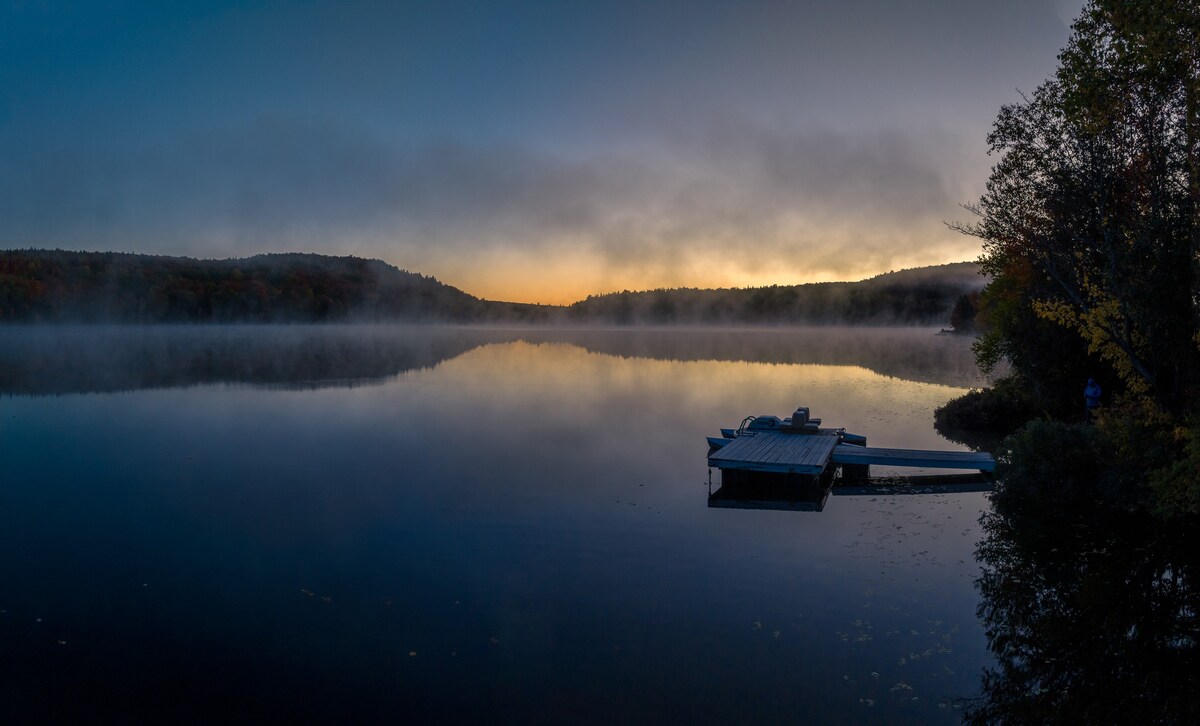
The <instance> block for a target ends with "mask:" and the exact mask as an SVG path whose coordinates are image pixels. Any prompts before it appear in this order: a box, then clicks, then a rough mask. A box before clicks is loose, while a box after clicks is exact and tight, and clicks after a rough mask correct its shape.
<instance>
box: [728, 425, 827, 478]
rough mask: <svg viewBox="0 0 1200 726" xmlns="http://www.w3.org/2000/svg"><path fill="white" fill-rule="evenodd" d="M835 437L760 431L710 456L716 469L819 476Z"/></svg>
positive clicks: (741, 437)
mask: <svg viewBox="0 0 1200 726" xmlns="http://www.w3.org/2000/svg"><path fill="white" fill-rule="evenodd" d="M837 445H838V440H837V437H836V436H826V435H823V434H781V433H770V432H759V433H756V434H754V435H753V436H739V437H737V438H736V439H734V440H732V441H730V442H729V443H728V444H726V445H725V446H723V447H721V448H720V449H717V450H716V451H713V452H712V453H711V454H709V457H708V465H709V466H714V467H717V468H718V469H738V470H741V471H764V472H774V473H778V474H810V475H813V476H816V475H819V474H821V473H822V472H824V471H825V468H826V467H827V466H828V465H829V460H830V457H831V456H832V455H833V451H834V448H835V447H837Z"/></svg>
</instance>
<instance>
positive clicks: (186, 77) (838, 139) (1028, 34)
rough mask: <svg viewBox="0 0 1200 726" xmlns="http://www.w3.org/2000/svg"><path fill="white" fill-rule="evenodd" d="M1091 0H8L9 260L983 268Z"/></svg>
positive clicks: (822, 270) (556, 277) (641, 269)
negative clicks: (993, 193) (970, 264)
mask: <svg viewBox="0 0 1200 726" xmlns="http://www.w3.org/2000/svg"><path fill="white" fill-rule="evenodd" d="M1081 4H1082V0H1005V1H1004V2H1001V1H1000V0H992V1H991V2H983V1H981V0H956V1H955V2H945V0H829V1H819V2H818V1H815V0H814V1H809V0H794V1H792V2H785V1H783V0H761V1H760V0H737V1H734V0H728V1H726V2H711V1H709V0H687V1H678V2H676V1H674V0H669V1H668V0H664V1H655V0H632V1H627V0H609V1H607V2H599V1H592V0H546V1H543V2H533V1H530V2H506V1H501V0H491V1H488V0H462V1H460V0H437V1H433V0H430V1H429V2H421V3H415V2H413V3H410V2H403V1H401V0H395V1H392V2H382V1H381V2H357V1H355V0H314V1H311V2H288V1H282V0H264V1H263V2H240V3H235V2H221V1H219V0H211V1H209V2H191V1H190V0H172V2H159V1H156V2H120V1H118V0H109V1H107V2H74V3H72V2H52V1H51V0H43V1H40V2H35V1H33V0H0V249H5V248H25V247H40V248H62V249H74V250H114V251H122V252H146V253H153V254H167V255H186V256H191V257H201V258H213V257H245V256H249V255H254V254H259V253H264V252H284V251H302V252H319V253H325V254H337V255H357V256H360V257H372V258H379V259H382V260H385V261H387V262H389V263H392V264H394V265H397V266H399V267H402V268H404V269H408V270H411V271H414V272H421V273H424V274H427V275H433V276H436V277H437V278H438V279H440V280H442V281H443V282H447V283H449V284H452V285H455V286H456V287H459V288H462V289H464V290H466V291H467V292H470V293H472V294H474V295H478V296H480V297H485V298H489V299H497V300H512V301H521V302H542V303H564V302H571V301H574V300H577V299H581V298H583V297H586V296H587V295H589V294H596V293H603V292H610V291H615V290H622V289H631V290H632V289H649V288H658V287H728V286H739V287H740V286H749V285H769V284H795V283H801V282H815V281H824V280H855V279H862V278H864V277H869V276H872V275H875V274H879V273H881V272H886V271H888V270H893V269H903V268H907V267H914V266H921V265H930V264H940V263H944V262H955V261H961V260H968V259H974V258H975V257H977V256H978V254H979V241H978V240H976V239H974V238H970V237H966V236H963V235H961V234H959V233H956V232H954V231H952V230H950V229H948V228H947V227H946V225H945V224H944V223H945V222H952V221H962V220H965V219H967V218H968V216H969V215H967V214H966V212H964V211H963V210H962V209H961V208H960V205H961V204H962V203H969V202H973V201H975V200H976V199H977V198H978V196H979V194H980V193H981V192H982V191H983V188H984V183H985V182H986V179H987V174H988V171H989V169H990V168H991V165H992V164H993V163H994V162H995V158H994V157H989V156H988V154H987V143H986V136H987V133H988V131H989V129H990V126H991V123H992V121H993V120H994V118H995V116H996V113H997V112H998V111H999V109H1000V107H1001V105H1003V104H1005V103H1013V102H1016V101H1018V100H1019V99H1020V96H1019V92H1020V91H1026V92H1028V91H1032V90H1033V89H1034V88H1035V87H1036V86H1037V85H1038V84H1039V83H1040V82H1041V81H1043V80H1044V79H1045V78H1047V77H1048V76H1050V75H1051V74H1052V73H1053V72H1054V69H1055V66H1056V56H1057V53H1058V51H1059V49H1060V48H1061V47H1062V46H1063V45H1065V43H1066V40H1067V38H1068V34H1069V24H1070V21H1071V19H1072V18H1073V17H1074V15H1076V14H1077V13H1078V11H1079V8H1080V6H1081Z"/></svg>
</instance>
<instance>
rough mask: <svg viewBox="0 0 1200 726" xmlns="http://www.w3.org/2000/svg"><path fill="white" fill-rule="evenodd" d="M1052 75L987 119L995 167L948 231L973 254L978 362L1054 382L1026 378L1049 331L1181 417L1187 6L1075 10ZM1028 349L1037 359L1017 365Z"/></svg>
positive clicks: (1186, 269)
mask: <svg viewBox="0 0 1200 726" xmlns="http://www.w3.org/2000/svg"><path fill="white" fill-rule="evenodd" d="M1059 60H1060V66H1059V69H1058V71H1057V73H1056V74H1055V76H1054V77H1053V78H1051V79H1049V80H1048V81H1046V82H1045V83H1043V84H1042V85H1041V86H1039V87H1038V88H1037V89H1036V90H1035V91H1034V92H1033V93H1032V94H1031V95H1029V96H1026V97H1023V99H1022V101H1021V102H1020V103H1016V104H1012V105H1009V106H1005V107H1004V108H1002V109H1001V111H1000V114H999V116H998V118H997V120H996V123H995V126H994V128H993V131H992V133H991V134H990V136H989V139H988V141H989V144H990V147H991V150H992V151H993V152H996V153H998V154H999V155H1000V159H999V161H998V163H997V164H996V166H995V167H994V168H993V171H992V174H991V177H990V178H989V180H988V184H987V190H986V192H985V193H984V195H983V197H982V198H981V199H980V201H979V203H978V204H977V205H974V206H971V207H969V209H971V210H972V211H973V212H975V213H977V214H978V215H979V217H980V220H979V222H978V223H976V224H973V225H969V226H964V227H961V229H962V230H963V231H965V232H967V233H969V234H973V235H977V236H979V237H980V238H982V239H983V242H984V253H983V257H982V258H981V260H980V261H981V264H982V266H983V268H984V270H985V272H987V273H989V274H991V275H992V277H993V282H992V283H991V284H990V285H989V286H988V288H987V289H986V290H985V292H984V296H983V297H984V300H983V303H982V307H983V309H984V312H985V315H987V317H988V318H989V320H990V322H992V323H993V327H992V329H991V330H990V332H989V333H988V334H987V335H985V337H984V338H983V340H982V341H981V342H980V344H979V347H978V352H979V353H980V357H981V362H984V363H995V362H996V360H997V359H999V358H1001V357H1005V358H1008V359H1009V360H1011V361H1012V363H1013V365H1014V368H1016V369H1017V370H1018V372H1019V373H1021V374H1022V375H1025V376H1027V377H1029V378H1031V379H1032V380H1034V381H1035V382H1039V381H1045V380H1049V379H1051V378H1055V377H1058V376H1061V375H1062V373H1063V371H1062V370H1061V367H1059V368H1058V369H1057V370H1053V369H1054V368H1055V366H1053V365H1051V366H1050V368H1051V369H1052V370H1049V371H1047V370H1039V369H1038V366H1036V365H1030V363H1031V362H1033V361H1037V362H1041V359H1047V358H1049V359H1051V360H1052V359H1053V355H1054V353H1055V351H1056V349H1059V348H1060V346H1061V345H1062V344H1061V342H1060V343H1057V344H1056V343H1055V342H1054V341H1053V338H1054V337H1055V336H1054V335H1053V333H1052V332H1051V331H1050V330H1048V329H1047V324H1048V325H1049V326H1050V328H1053V327H1054V326H1059V328H1060V330H1061V328H1064V327H1065V328H1067V329H1069V330H1071V331H1073V332H1074V333H1075V334H1076V342H1075V345H1082V346H1084V347H1085V348H1086V351H1087V352H1088V353H1090V354H1092V355H1094V356H1098V357H1099V358H1101V359H1102V360H1104V361H1106V362H1107V363H1108V364H1109V365H1111V366H1112V368H1113V370H1114V371H1115V373H1116V374H1117V375H1118V376H1119V378H1120V380H1121V382H1122V384H1123V386H1124V388H1125V389H1126V390H1127V391H1129V392H1131V393H1133V394H1135V395H1140V396H1144V397H1147V398H1149V399H1152V400H1153V401H1155V402H1157V403H1158V404H1159V405H1160V406H1162V407H1164V408H1166V409H1168V410H1172V411H1174V412H1176V413H1179V412H1182V411H1184V410H1188V409H1194V407H1195V405H1196V397H1197V370H1200V256H1198V253H1200V245H1198V240H1200V3H1197V2H1194V1H1192V0H1184V1H1182V2H1180V1H1178V0H1176V1H1168V0H1149V1H1148V2H1146V1H1143V2H1136V3H1135V2H1128V1H1127V0H1091V2H1089V3H1088V4H1087V5H1086V6H1085V8H1084V11H1083V13H1082V15H1081V16H1080V17H1079V19H1078V20H1077V21H1076V22H1075V24H1074V26H1073V34H1072V36H1071V39H1070V41H1069V43H1068V45H1067V47H1066V48H1065V49H1064V50H1063V52H1062V53H1061V54H1060V56H1059ZM1035 321H1036V322H1035ZM1030 334H1032V336H1033V338H1034V339H1033V340H1032V341H1031V340H1029V339H1028V338H1027V337H1026V336H1028V335H1030ZM1057 337H1058V339H1059V340H1060V341H1061V340H1062V339H1063V336H1062V335H1061V333H1060V334H1059V335H1058V336H1057ZM1031 345H1038V346H1043V347H1044V348H1043V350H1041V351H1035V352H1033V353H1029V352H1028V351H1027V350H1026V353H1025V355H1024V357H1023V356H1022V354H1019V353H1017V350H1018V349H1028V348H1029V347H1030V346H1031ZM1067 347H1070V346H1069V345H1068V346H1067ZM1047 374H1049V375H1047ZM1085 374H1086V371H1082V370H1076V371H1075V372H1074V375H1075V376H1076V377H1080V376H1083V375H1085Z"/></svg>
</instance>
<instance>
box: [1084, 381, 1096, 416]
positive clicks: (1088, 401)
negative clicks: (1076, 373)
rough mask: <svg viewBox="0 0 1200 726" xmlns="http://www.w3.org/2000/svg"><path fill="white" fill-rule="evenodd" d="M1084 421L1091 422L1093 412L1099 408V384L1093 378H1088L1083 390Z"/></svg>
mask: <svg viewBox="0 0 1200 726" xmlns="http://www.w3.org/2000/svg"><path fill="white" fill-rule="evenodd" d="M1083 404H1084V410H1083V413H1084V420H1085V421H1091V420H1092V418H1093V416H1094V412H1095V410H1096V409H1097V408H1100V384H1099V383H1096V379H1095V378H1089V379H1088V382H1087V387H1086V388H1084V389H1083Z"/></svg>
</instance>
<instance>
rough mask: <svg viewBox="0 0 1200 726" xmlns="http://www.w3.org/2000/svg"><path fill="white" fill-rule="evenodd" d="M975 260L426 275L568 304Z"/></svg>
mask: <svg viewBox="0 0 1200 726" xmlns="http://www.w3.org/2000/svg"><path fill="white" fill-rule="evenodd" d="M973 259H975V255H974V254H971V253H967V254H962V253H957V252H956V253H950V254H948V255H945V256H940V257H933V258H930V257H927V256H925V257H916V256H914V257H912V258H902V259H896V260H893V261H892V264H891V265H889V266H887V267H877V268H858V269H854V270H853V271H846V272H842V271H837V270H808V271H804V270H800V269H773V270H764V271H760V272H753V273H752V272H746V271H738V270H725V271H721V270H714V269H711V266H706V268H707V269H704V268H697V267H694V266H692V267H688V266H681V268H680V270H679V271H678V272H674V273H669V274H653V273H649V272H643V271H640V270H624V271H614V270H605V269H604V268H603V267H601V266H598V265H596V264H588V263H587V262H582V261H580V262H575V263H570V262H568V261H566V260H559V261H557V262H552V263H546V264H544V265H542V266H541V268H540V269H534V270H531V269H530V268H529V266H527V265H524V264H517V263H515V261H509V262H508V263H507V264H505V263H499V264H481V265H479V266H478V267H474V268H465V267H459V266H458V265H441V266H439V267H441V268H442V269H438V270H436V271H434V270H430V271H429V272H428V273H427V274H433V275H434V276H435V277H437V278H438V279H439V280H441V281H442V282H444V283H446V284H448V285H453V286H454V287H457V288H459V289H460V290H463V291H464V292H466V293H468V294H471V295H474V296H475V297H479V298H482V299H485V300H493V301H497V302H514V303H534V304H542V305H570V304H571V303H574V302H578V301H580V300H584V299H586V298H587V297H588V296H589V295H604V294H608V293H614V292H621V291H623V290H630V291H635V292H638V291H645V290H655V289H662V288H698V289H712V288H747V287H769V286H771V285H803V284H809V283H819V282H858V281H860V280H866V279H869V278H872V277H875V276H877V275H881V274H885V273H887V272H891V271H894V270H902V269H908V268H913V267H927V266H932V265H942V264H948V263H954V262H963V261H969V260H973Z"/></svg>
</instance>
